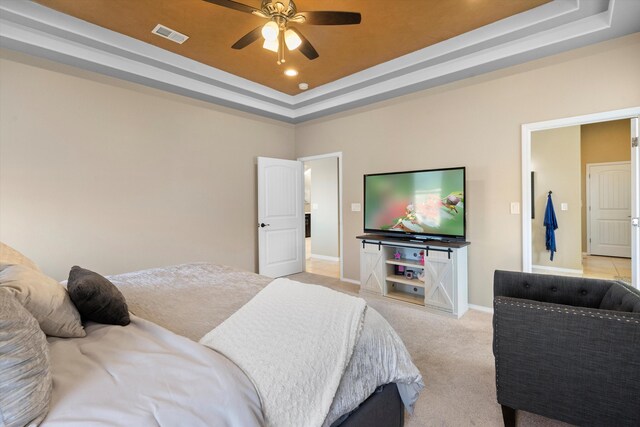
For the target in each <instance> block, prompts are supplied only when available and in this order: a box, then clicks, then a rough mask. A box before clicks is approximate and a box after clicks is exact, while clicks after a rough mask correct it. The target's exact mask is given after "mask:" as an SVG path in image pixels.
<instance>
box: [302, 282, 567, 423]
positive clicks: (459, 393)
mask: <svg viewBox="0 0 640 427" xmlns="http://www.w3.org/2000/svg"><path fill="white" fill-rule="evenodd" d="M289 278H290V279H293V280H298V281H300V282H306V283H316V284H320V285H324V286H328V287H330V288H333V289H336V290H339V291H342V292H346V293H349V294H357V293H358V290H359V287H358V286H357V285H353V284H350V283H346V282H341V281H339V280H337V279H333V278H329V277H324V276H318V275H315V274H311V273H299V274H294V275H292V276H289ZM361 296H364V297H365V299H366V300H367V302H368V304H369V305H370V306H371V307H373V308H375V309H376V310H377V311H378V312H380V313H381V314H382V315H383V316H384V317H385V318H386V319H387V321H388V322H389V323H390V324H391V326H393V327H394V329H395V330H396V331H397V332H398V334H399V335H400V337H401V338H402V340H403V341H404V343H405V345H406V346H407V349H408V350H409V353H410V354H411V356H412V358H413V362H414V363H415V365H416V366H417V367H418V369H419V370H420V372H421V373H422V376H423V377H424V380H425V389H424V390H423V392H422V394H421V395H420V398H419V399H418V402H417V403H416V409H415V413H414V415H413V416H407V417H406V419H405V426H407V427H423V426H501V425H503V424H502V413H501V411H500V405H498V403H497V402H496V392H495V377H494V375H495V370H494V360H493V353H492V350H491V341H492V333H493V332H492V326H491V318H492V315H491V314H489V313H483V312H479V311H475V310H469V311H468V312H467V313H466V314H465V315H464V316H463V317H462V318H461V319H459V320H455V319H451V318H448V317H445V316H441V315H437V314H432V313H429V312H427V311H426V310H424V309H423V308H420V307H419V306H413V305H411V304H406V303H402V302H399V301H394V300H390V299H387V298H383V297H378V296H375V295H372V296H369V295H366V296H365V295H361ZM517 414H518V415H517V417H518V418H517V425H518V426H519V427H526V426H567V424H565V423H561V422H558V421H554V420H550V419H547V418H544V417H541V416H538V415H534V414H531V413H527V412H523V411H518V413H517Z"/></svg>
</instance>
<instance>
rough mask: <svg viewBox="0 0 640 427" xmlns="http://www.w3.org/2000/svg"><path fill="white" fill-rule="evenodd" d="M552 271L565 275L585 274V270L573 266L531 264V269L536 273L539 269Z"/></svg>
mask: <svg viewBox="0 0 640 427" xmlns="http://www.w3.org/2000/svg"><path fill="white" fill-rule="evenodd" d="M536 270H538V271H540V270H542V271H550V272H552V273H556V274H564V275H568V276H582V274H583V270H582V269H580V270H578V269H573V268H561V267H550V266H547V265H532V266H531V271H533V272H534V273H536V272H537V271H536Z"/></svg>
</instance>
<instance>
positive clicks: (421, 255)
mask: <svg viewBox="0 0 640 427" xmlns="http://www.w3.org/2000/svg"><path fill="white" fill-rule="evenodd" d="M418 261H420V264H422V265H424V251H420V256H419V257H418Z"/></svg>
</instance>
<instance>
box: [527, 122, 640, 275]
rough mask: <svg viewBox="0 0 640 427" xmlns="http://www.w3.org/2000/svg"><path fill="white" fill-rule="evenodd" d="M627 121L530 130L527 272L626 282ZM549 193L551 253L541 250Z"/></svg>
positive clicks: (628, 262) (628, 238) (628, 261)
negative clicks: (553, 224)
mask: <svg viewBox="0 0 640 427" xmlns="http://www.w3.org/2000/svg"><path fill="white" fill-rule="evenodd" d="M630 140H631V126H630V120H629V119H623V120H612V121H606V122H597V123H590V124H585V125H575V126H565V127H560V128H553V129H545V130H540V131H535V132H532V135H531V168H532V171H533V175H532V179H533V184H534V185H533V187H532V189H533V200H534V215H533V218H532V224H531V227H532V228H531V236H532V257H533V259H532V261H533V265H532V268H533V271H534V272H538V273H544V272H551V273H554V274H558V273H560V274H562V273H566V274H571V275H580V276H583V277H596V278H602V279H618V280H624V281H626V282H629V283H631V234H630V232H629V222H630V218H631V204H632V197H631V168H630V159H631V150H630V145H629V142H630ZM549 192H552V200H553V203H554V205H555V210H556V211H557V214H556V216H557V218H558V223H559V228H558V230H557V231H556V241H557V242H558V253H557V254H556V255H555V256H554V259H553V260H551V259H550V256H549V252H548V251H547V250H546V247H545V227H544V224H543V219H544V211H545V208H546V205H547V199H548V195H549Z"/></svg>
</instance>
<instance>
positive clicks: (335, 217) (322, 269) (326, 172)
mask: <svg viewBox="0 0 640 427" xmlns="http://www.w3.org/2000/svg"><path fill="white" fill-rule="evenodd" d="M340 158H341V153H331V154H326V155H320V156H312V157H305V158H301V159H299V160H301V161H302V162H303V163H304V181H305V191H304V211H305V271H306V272H308V273H313V274H319V275H322V276H327V277H332V278H337V279H339V278H341V277H342V265H341V262H340V260H341V253H342V238H341V236H342V231H341V230H342V227H341V203H340V200H341V197H340V193H341V192H340V181H341V180H340V177H341V173H340V171H341V164H340V163H341V162H340Z"/></svg>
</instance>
